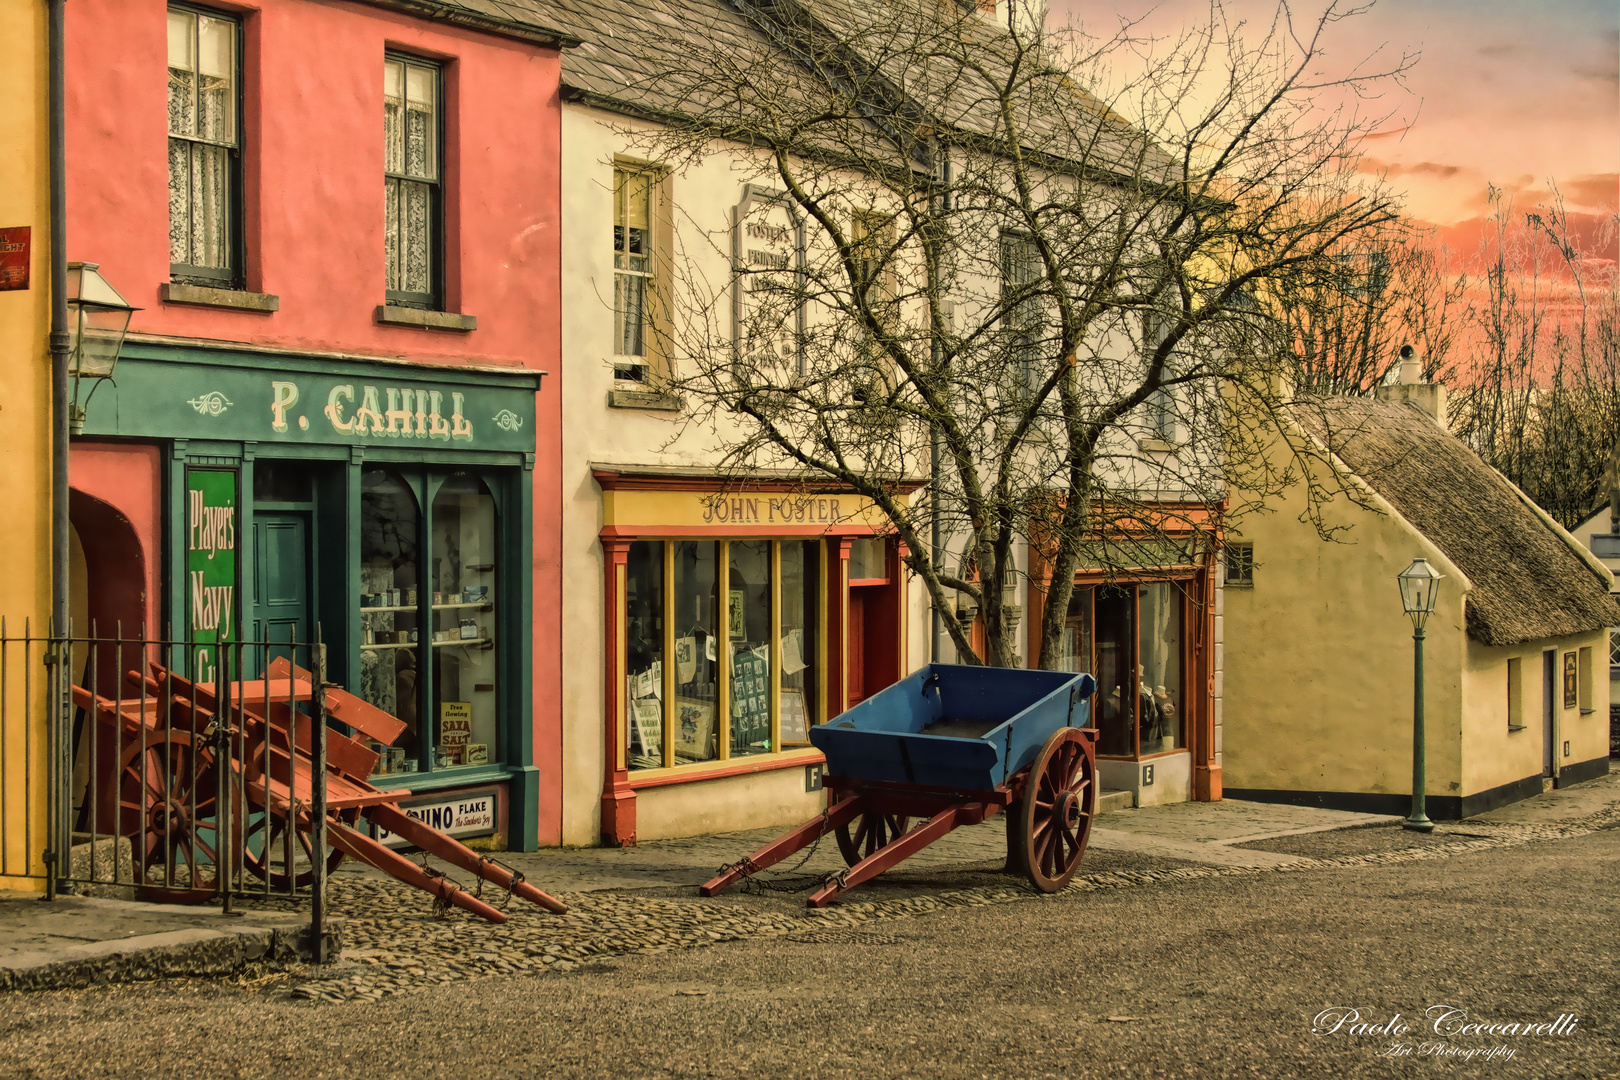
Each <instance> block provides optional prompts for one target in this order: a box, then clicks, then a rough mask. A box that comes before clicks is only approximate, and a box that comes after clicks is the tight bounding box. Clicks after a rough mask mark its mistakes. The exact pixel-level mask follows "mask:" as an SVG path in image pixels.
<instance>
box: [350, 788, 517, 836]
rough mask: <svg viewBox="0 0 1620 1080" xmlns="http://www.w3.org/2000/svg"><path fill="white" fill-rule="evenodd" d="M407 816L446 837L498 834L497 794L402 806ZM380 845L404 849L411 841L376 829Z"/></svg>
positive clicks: (466, 796) (465, 796) (381, 828)
mask: <svg viewBox="0 0 1620 1080" xmlns="http://www.w3.org/2000/svg"><path fill="white" fill-rule="evenodd" d="M400 809H401V810H402V811H404V812H405V815H406V816H407V817H410V818H414V819H415V820H417V821H420V822H421V823H422V824H424V825H426V826H427V827H428V828H430V829H437V830H438V831H439V832H442V833H444V834H445V835H446V836H488V835H489V834H491V833H493V832H494V831H495V793H494V792H493V791H485V792H482V793H479V794H473V795H456V796H452V797H450V798H447V799H440V800H437V801H434V802H428V803H418V804H417V805H415V806H401V807H400ZM374 827H375V829H376V833H377V840H378V842H379V843H383V844H387V845H388V846H389V847H404V846H405V845H406V844H407V843H409V841H407V840H406V839H405V838H404V837H403V836H400V835H398V834H396V833H391V832H389V831H388V830H387V829H385V828H383V827H382V826H381V825H378V826H374Z"/></svg>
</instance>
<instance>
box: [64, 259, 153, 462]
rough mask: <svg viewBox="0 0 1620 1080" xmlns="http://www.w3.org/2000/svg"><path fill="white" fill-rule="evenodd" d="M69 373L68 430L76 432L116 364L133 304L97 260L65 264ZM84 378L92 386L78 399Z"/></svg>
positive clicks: (80, 427) (134, 309) (79, 430)
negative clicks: (70, 398) (120, 291)
mask: <svg viewBox="0 0 1620 1080" xmlns="http://www.w3.org/2000/svg"><path fill="white" fill-rule="evenodd" d="M67 308H68V334H69V338H70V342H71V344H70V345H69V350H70V351H69V354H68V376H69V378H71V379H72V381H73V400H72V403H71V404H69V406H68V430H69V431H71V432H72V433H73V434H75V435H77V434H79V433H80V432H81V431H83V430H84V410H85V406H86V405H88V404H89V403H90V398H91V396H92V395H93V394H95V392H96V389H97V388H98V387H100V385H101V380H102V379H111V378H112V376H113V371H114V369H116V368H117V367H118V353H119V350H121V349H122V348H123V347H124V333H125V332H126V331H127V330H128V329H129V317H130V315H132V314H133V313H135V312H137V311H139V310H140V308H137V307H133V306H131V305H130V303H129V301H127V300H125V299H124V298H123V297H122V296H121V295H119V293H118V290H117V289H115V288H113V287H112V286H111V285H109V284H108V283H107V279H106V278H104V277H102V276H101V271H100V269H98V267H97V264H96V263H87V262H70V263H68V264H67ZM86 379H90V380H93V381H94V382H95V385H94V386H92V387H90V392H89V393H88V394H86V395H85V396H84V400H83V401H80V400H79V384H80V383H81V382H83V381H84V380H86Z"/></svg>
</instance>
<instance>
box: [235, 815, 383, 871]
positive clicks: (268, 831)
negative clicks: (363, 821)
mask: <svg viewBox="0 0 1620 1080" xmlns="http://www.w3.org/2000/svg"><path fill="white" fill-rule="evenodd" d="M246 813H247V827H246V828H245V829H243V830H239V831H238V833H237V835H238V836H239V837H241V841H240V842H241V849H240V850H241V852H242V865H243V866H245V867H246V868H247V870H248V872H249V873H250V874H252V875H253V876H254V877H256V878H258V879H259V880H260V881H266V882H269V884H270V887H271V888H272V889H275V890H278V891H279V890H288V889H305V888H308V887H309V886H310V885H312V884H314V882H315V869H314V866H313V865H312V864H313V861H314V858H315V853H314V840H313V838H312V837H311V834H310V830H309V828H308V827H307V826H303V825H300V826H297V827H294V828H293V830H292V834H293V842H292V852H291V856H290V858H291V861H290V862H289V861H288V860H289V853H288V851H287V830H288V822H287V819H286V818H284V817H280V816H277V815H274V814H267V813H265V812H264V811H263V810H262V809H260V810H255V809H253V808H252V807H248V808H247V810H246ZM338 819H339V820H340V821H342V822H343V824H345V825H353V824H354V823H355V822H356V821H358V820H359V819H360V811H359V810H358V809H351V810H344V811H341V812H340V813H339V814H338ZM343 858H344V856H343V852H341V851H339V850H337V849H336V848H333V849H332V850H330V851H328V852H327V853H326V872H327V873H328V874H331V873H332V872H333V871H334V870H336V869H337V868H338V867H339V866H341V865H342V864H343Z"/></svg>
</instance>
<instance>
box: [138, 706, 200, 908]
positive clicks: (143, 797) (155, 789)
mask: <svg viewBox="0 0 1620 1080" xmlns="http://www.w3.org/2000/svg"><path fill="white" fill-rule="evenodd" d="M198 742H200V740H198ZM213 764H214V753H213V750H212V749H211V748H209V747H208V746H206V745H203V746H201V747H200V748H199V747H198V745H197V744H196V743H194V742H193V737H192V735H191V733H190V732H186V731H167V732H162V733H157V734H150V735H149V736H148V741H147V742H146V743H145V745H144V746H143V745H142V744H141V743H140V742H135V743H132V744H130V745H129V746H127V747H125V748H124V752H123V753H122V754H121V755H119V762H118V777H117V780H116V781H115V790H116V791H117V793H118V834H119V835H120V836H127V837H129V839H130V845H131V848H132V851H131V855H132V858H133V860H134V862H135V865H136V867H137V868H138V870H139V872H140V875H141V877H142V878H143V879H144V877H145V873H146V870H147V869H148V868H150V867H167V868H169V869H166V870H165V874H164V876H165V879H166V881H167V882H168V883H172V884H174V885H177V886H179V887H181V888H182V889H183V890H186V891H196V890H200V889H206V890H208V891H212V890H213V888H214V882H213V876H214V867H215V866H217V865H218V861H219V860H218V856H217V852H216V850H215V848H216V846H217V845H216V842H215V826H216V820H215V819H216V818H217V817H218V814H219V798H218V792H219V778H218V776H217V775H216V773H215V770H214V767H213ZM205 867H206V868H207V870H208V874H207V879H206V880H207V883H206V884H204V875H203V869H204V868H205Z"/></svg>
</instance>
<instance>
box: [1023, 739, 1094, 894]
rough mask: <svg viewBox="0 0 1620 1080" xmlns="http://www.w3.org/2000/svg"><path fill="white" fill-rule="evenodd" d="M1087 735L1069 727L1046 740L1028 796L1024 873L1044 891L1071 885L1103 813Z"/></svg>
mask: <svg viewBox="0 0 1620 1080" xmlns="http://www.w3.org/2000/svg"><path fill="white" fill-rule="evenodd" d="M1089 750H1090V747H1089V746H1088V744H1087V743H1086V737H1085V735H1083V734H1082V733H1081V732H1080V731H1079V730H1078V729H1077V728H1063V729H1062V730H1060V731H1058V732H1057V733H1056V734H1054V735H1053V736H1052V737H1051V738H1050V739H1047V740H1046V745H1045V746H1043V747H1041V753H1040V756H1039V757H1037V758H1036V759H1035V764H1034V765H1033V766H1032V767H1031V768H1030V770H1029V779H1028V780H1027V781H1025V787H1024V793H1023V798H1022V802H1023V812H1022V814H1021V815H1020V817H1021V819H1022V821H1021V824H1022V833H1023V840H1024V845H1023V847H1024V855H1023V857H1024V860H1025V864H1024V867H1023V869H1024V872H1025V873H1027V874H1028V875H1029V880H1030V883H1031V884H1032V885H1034V886H1035V887H1036V888H1037V889H1039V890H1040V891H1041V892H1048V893H1051V892H1057V891H1058V890H1059V889H1061V888H1063V886H1065V885H1067V884H1068V883H1069V879H1070V878H1072V877H1074V872H1075V869H1076V868H1077V867H1079V865H1080V857H1081V856H1082V855H1084V854H1085V851H1086V838H1087V837H1088V836H1090V835H1091V819H1092V817H1093V816H1094V814H1095V813H1096V809H1097V784H1096V765H1095V763H1094V762H1093V761H1092V758H1091V754H1090V753H1089Z"/></svg>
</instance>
